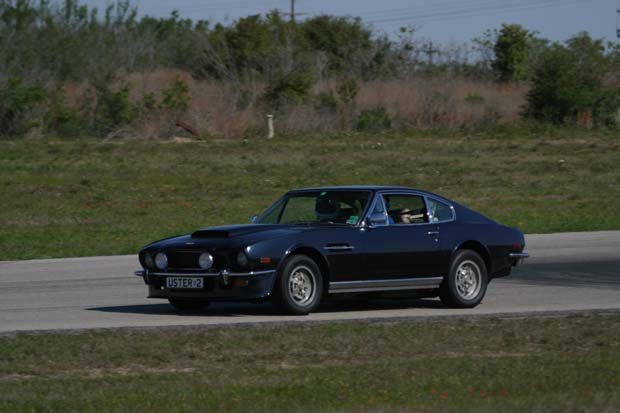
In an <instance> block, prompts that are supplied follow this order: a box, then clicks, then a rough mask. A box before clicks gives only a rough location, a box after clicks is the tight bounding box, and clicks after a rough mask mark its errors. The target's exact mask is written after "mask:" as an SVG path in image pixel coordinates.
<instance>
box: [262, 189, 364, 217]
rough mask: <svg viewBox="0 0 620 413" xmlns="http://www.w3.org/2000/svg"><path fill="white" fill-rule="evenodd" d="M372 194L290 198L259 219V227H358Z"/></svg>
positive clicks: (302, 194)
mask: <svg viewBox="0 0 620 413" xmlns="http://www.w3.org/2000/svg"><path fill="white" fill-rule="evenodd" d="M369 198H370V192H369V191H312V192H300V193H295V194H290V195H287V196H285V197H284V198H282V199H280V200H279V201H277V202H276V203H275V204H273V205H272V206H271V207H269V208H268V209H267V210H265V212H263V213H262V214H261V216H260V217H259V218H258V221H257V222H258V223H259V224H344V225H357V223H358V222H359V220H360V219H361V218H362V213H363V212H364V209H365V208H366V204H367V203H368V200H369Z"/></svg>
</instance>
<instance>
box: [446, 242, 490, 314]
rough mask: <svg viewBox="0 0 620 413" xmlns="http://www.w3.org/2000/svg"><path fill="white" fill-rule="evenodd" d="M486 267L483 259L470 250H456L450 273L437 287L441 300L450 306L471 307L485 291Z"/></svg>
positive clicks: (476, 303) (478, 301)
mask: <svg viewBox="0 0 620 413" xmlns="http://www.w3.org/2000/svg"><path fill="white" fill-rule="evenodd" d="M488 280H489V278H488V275H487V267H486V264H485V263H484V260H483V259H482V258H481V257H480V255H478V254H477V253H476V252H474V251H471V250H460V251H457V253H456V255H455V256H454V258H453V259H452V264H451V265H450V273H449V274H448V276H447V277H445V278H444V280H443V282H442V283H441V286H440V288H439V298H440V299H441V302H442V303H443V304H444V305H445V306H447V307H452V308H473V307H475V306H477V305H478V304H480V302H481V301H482V299H483V298H484V295H485V294H486V292H487V285H488V283H489V282H488Z"/></svg>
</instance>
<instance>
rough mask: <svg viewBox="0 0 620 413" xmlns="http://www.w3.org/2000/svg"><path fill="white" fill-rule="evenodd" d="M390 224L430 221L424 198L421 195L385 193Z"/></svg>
mask: <svg viewBox="0 0 620 413" xmlns="http://www.w3.org/2000/svg"><path fill="white" fill-rule="evenodd" d="M383 200H384V202H385V208H386V209H387V212H388V217H389V223H390V224H395V225H399V224H424V223H425V222H428V214H427V213H426V205H425V204H424V198H423V197H421V196H419V195H383Z"/></svg>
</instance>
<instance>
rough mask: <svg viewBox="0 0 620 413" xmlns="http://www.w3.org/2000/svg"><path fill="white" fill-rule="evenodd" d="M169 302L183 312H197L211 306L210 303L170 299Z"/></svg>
mask: <svg viewBox="0 0 620 413" xmlns="http://www.w3.org/2000/svg"><path fill="white" fill-rule="evenodd" d="M168 302H170V304H171V305H172V306H173V307H174V308H175V309H177V310H179V311H182V312H195V311H200V310H203V309H205V308H207V307H208V306H209V304H211V303H210V302H208V301H185V300H177V299H172V298H170V299H168Z"/></svg>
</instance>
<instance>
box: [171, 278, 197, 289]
mask: <svg viewBox="0 0 620 413" xmlns="http://www.w3.org/2000/svg"><path fill="white" fill-rule="evenodd" d="M203 285H204V279H203V278H202V277H166V288H186V289H196V288H202V287H203Z"/></svg>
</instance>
